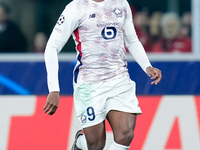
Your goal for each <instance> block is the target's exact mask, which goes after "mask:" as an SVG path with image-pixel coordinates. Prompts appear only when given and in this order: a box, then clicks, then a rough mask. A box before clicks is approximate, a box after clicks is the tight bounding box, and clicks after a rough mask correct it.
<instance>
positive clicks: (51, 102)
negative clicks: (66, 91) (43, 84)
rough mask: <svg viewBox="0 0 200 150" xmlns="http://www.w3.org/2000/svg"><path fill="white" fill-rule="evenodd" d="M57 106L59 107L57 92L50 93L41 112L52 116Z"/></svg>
mask: <svg viewBox="0 0 200 150" xmlns="http://www.w3.org/2000/svg"><path fill="white" fill-rule="evenodd" d="M58 105H59V92H57V91H55V92H51V93H49V95H48V97H47V101H46V104H45V106H44V108H43V110H44V112H45V113H47V114H48V115H53V114H54V113H55V112H56V110H57V108H58Z"/></svg>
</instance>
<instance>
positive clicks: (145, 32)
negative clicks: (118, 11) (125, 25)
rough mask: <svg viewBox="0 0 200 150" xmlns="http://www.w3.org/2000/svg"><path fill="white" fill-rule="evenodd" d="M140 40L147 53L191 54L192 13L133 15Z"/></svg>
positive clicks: (140, 13) (143, 12)
mask: <svg viewBox="0 0 200 150" xmlns="http://www.w3.org/2000/svg"><path fill="white" fill-rule="evenodd" d="M133 22H134V25H135V30H136V33H137V35H138V38H139V40H140V41H141V43H142V45H143V46H144V48H145V50H146V52H153V53H163V52H191V13H190V12H185V13H183V15H182V16H179V15H178V14H176V13H173V12H167V13H162V12H154V13H152V14H151V15H148V13H147V12H145V11H140V12H135V13H133Z"/></svg>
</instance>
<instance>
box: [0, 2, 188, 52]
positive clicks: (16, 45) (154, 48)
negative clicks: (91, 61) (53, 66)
mask: <svg viewBox="0 0 200 150" xmlns="http://www.w3.org/2000/svg"><path fill="white" fill-rule="evenodd" d="M131 9H132V13H133V22H134V26H135V30H136V33H137V35H138V38H139V40H140V41H141V43H142V45H143V46H144V48H145V50H146V52H152V53H163V52H171V53H172V52H175V53H177V52H182V53H185V52H191V13H190V12H185V13H183V14H182V15H181V16H179V15H178V14H176V13H173V12H166V13H162V12H153V13H152V14H148V12H147V11H136V10H135V9H134V7H133V6H131ZM10 12H11V11H10V8H9V6H8V5H6V4H5V3H3V2H0V52H3V53H7V52H37V53H41V52H44V49H45V46H46V43H47V40H48V36H49V35H47V34H46V33H45V32H42V31H38V32H36V33H35V35H34V38H33V41H32V42H31V43H32V45H31V46H30V45H28V44H27V43H28V42H27V40H26V36H25V35H24V34H23V32H22V31H21V29H20V27H19V26H18V25H17V24H16V23H15V22H14V21H12V19H11V18H10ZM45 15H48V14H45ZM40 16H42V15H41V14H40Z"/></svg>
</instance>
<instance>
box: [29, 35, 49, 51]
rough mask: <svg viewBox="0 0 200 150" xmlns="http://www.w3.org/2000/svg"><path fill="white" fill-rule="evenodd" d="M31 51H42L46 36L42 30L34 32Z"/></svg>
mask: <svg viewBox="0 0 200 150" xmlns="http://www.w3.org/2000/svg"><path fill="white" fill-rule="evenodd" d="M33 42H34V43H33V44H34V45H33V49H32V52H37V53H43V52H44V50H45V47H46V44H47V36H46V34H44V33H43V32H38V33H36V35H35V37H34V41H33Z"/></svg>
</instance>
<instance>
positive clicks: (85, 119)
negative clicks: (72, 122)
mask: <svg viewBox="0 0 200 150" xmlns="http://www.w3.org/2000/svg"><path fill="white" fill-rule="evenodd" d="M86 121H87V117H86V116H85V115H83V114H82V115H81V122H82V123H86Z"/></svg>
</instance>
